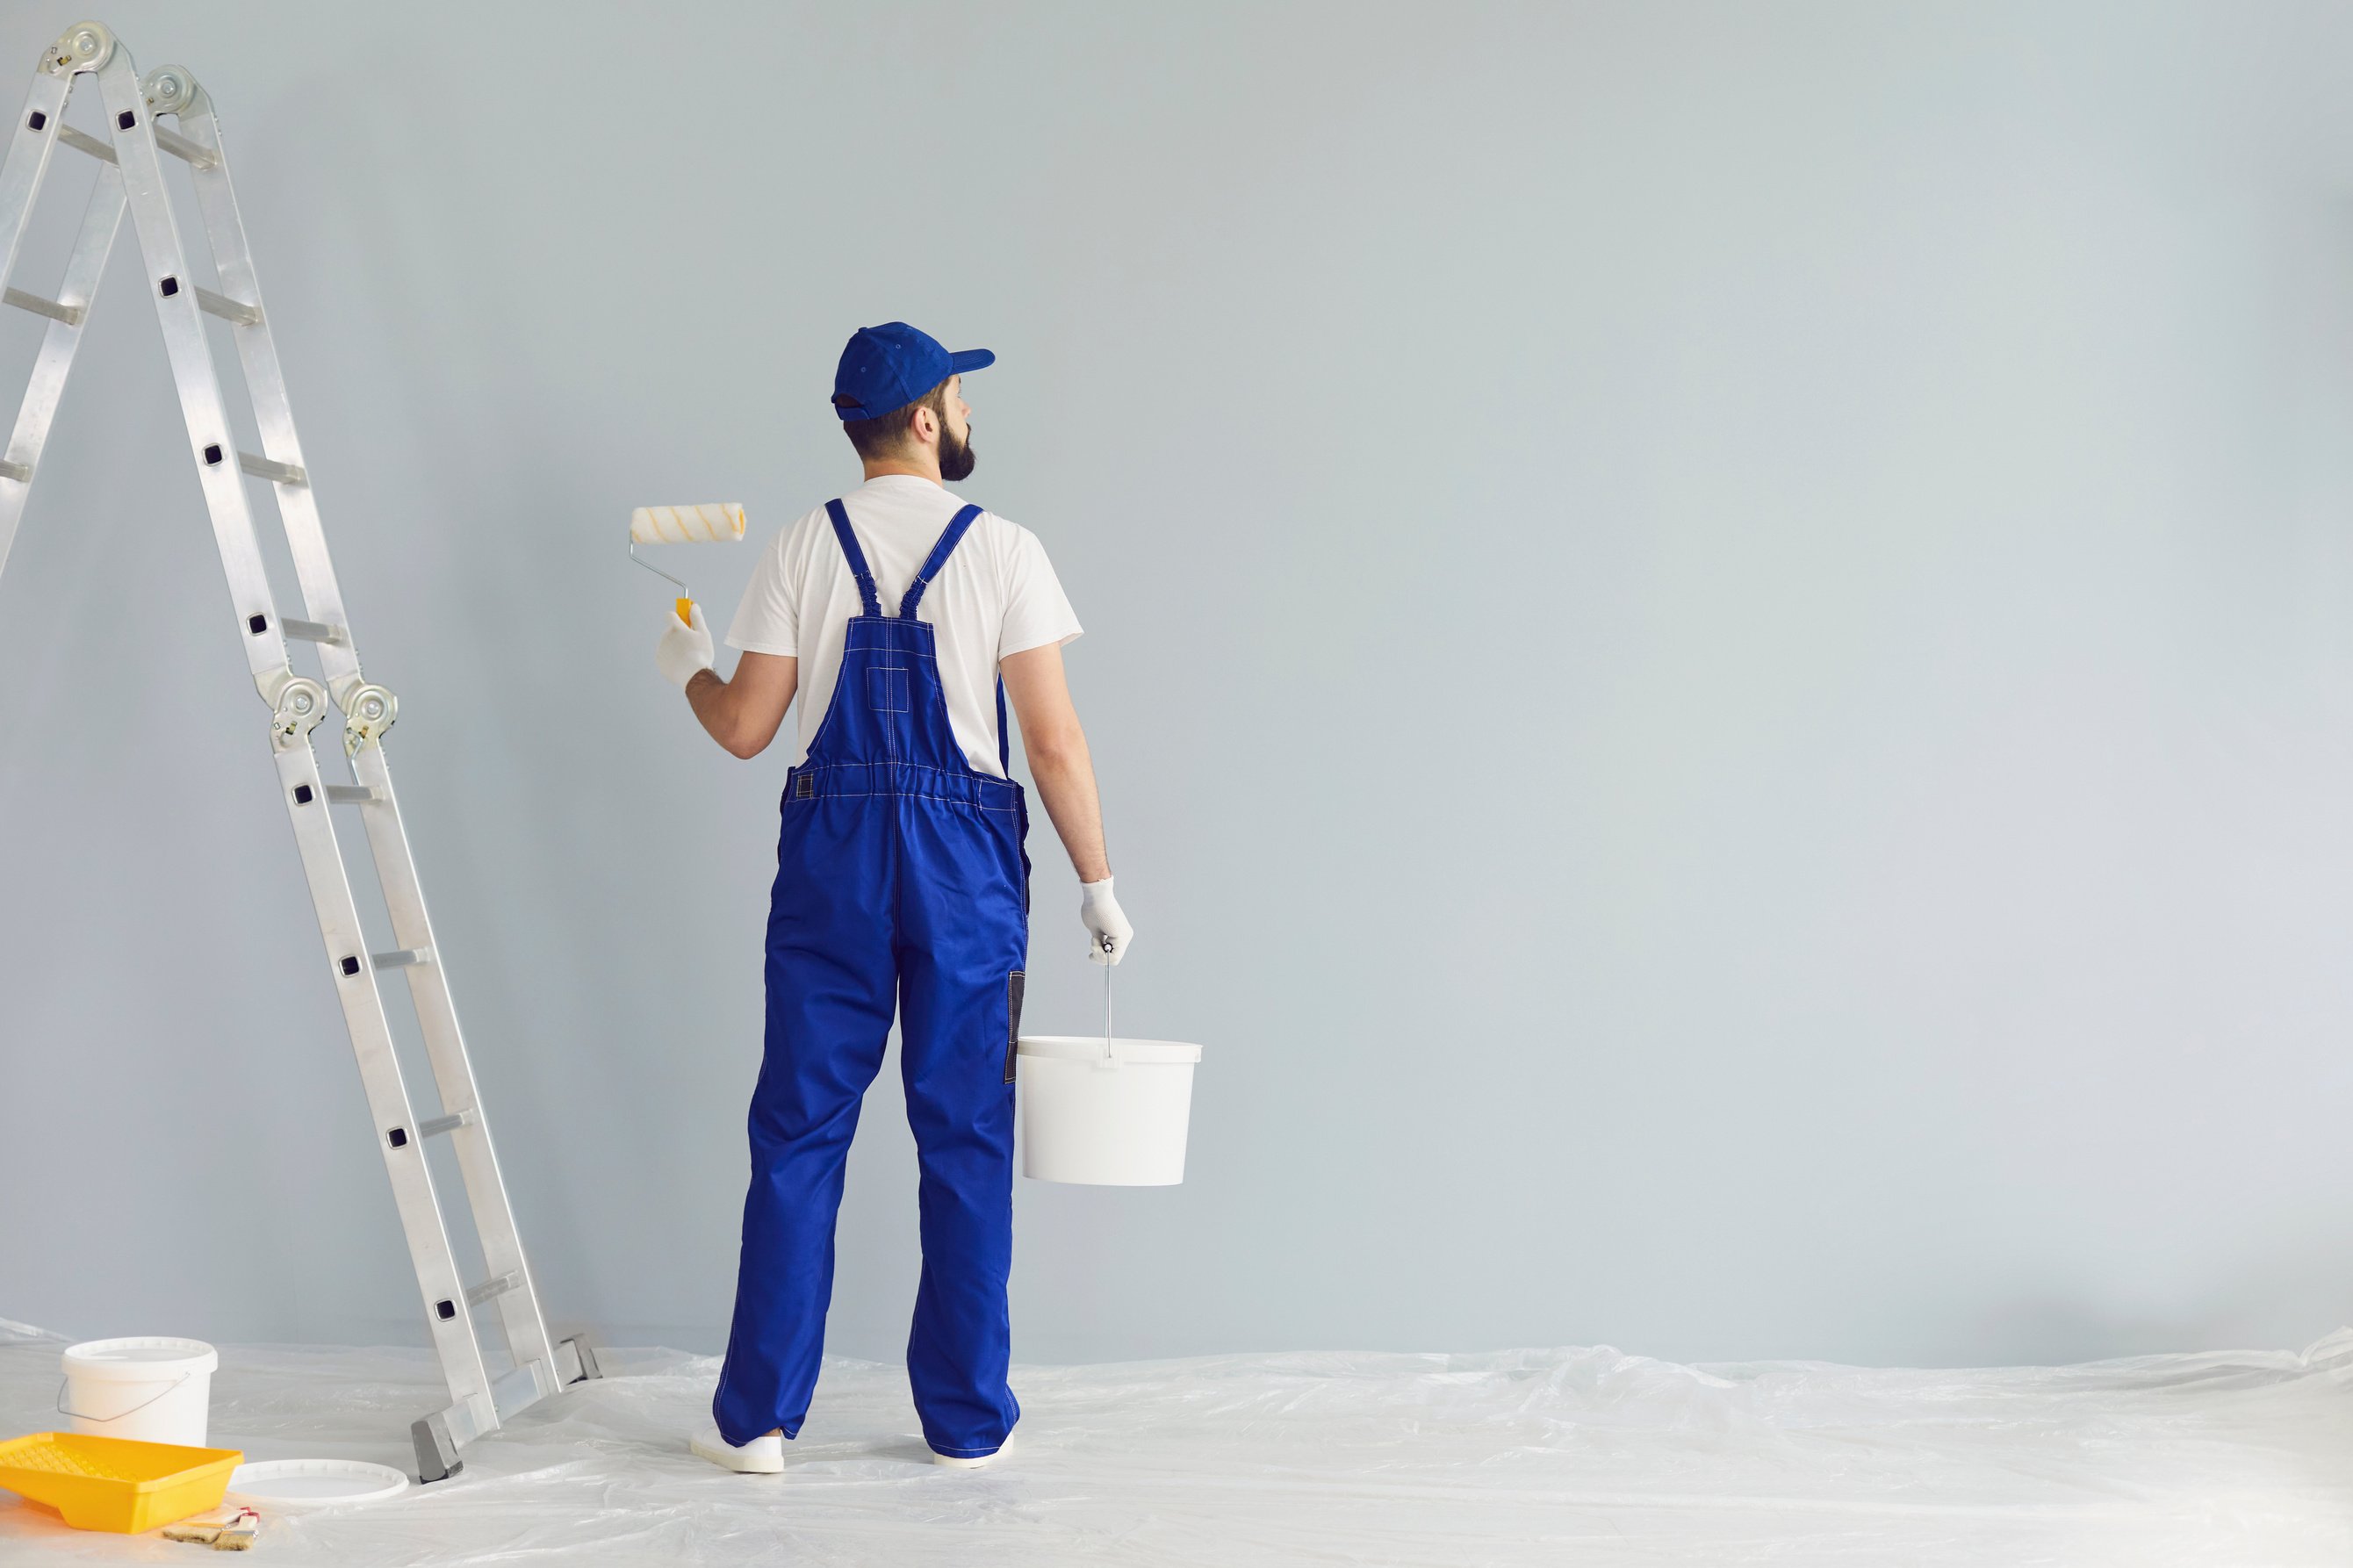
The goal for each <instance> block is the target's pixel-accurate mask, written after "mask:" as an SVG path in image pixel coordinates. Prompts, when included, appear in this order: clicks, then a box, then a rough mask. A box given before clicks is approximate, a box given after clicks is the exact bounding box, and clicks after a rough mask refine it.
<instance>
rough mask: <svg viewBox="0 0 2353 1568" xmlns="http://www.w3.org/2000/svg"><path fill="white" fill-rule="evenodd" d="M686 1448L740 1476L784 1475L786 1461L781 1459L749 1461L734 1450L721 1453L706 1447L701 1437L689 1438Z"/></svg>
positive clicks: (700, 1457) (697, 1456) (699, 1457)
mask: <svg viewBox="0 0 2353 1568" xmlns="http://www.w3.org/2000/svg"><path fill="white" fill-rule="evenodd" d="M686 1447H687V1451H688V1452H689V1453H691V1454H692V1455H693V1456H694V1457H695V1458H698V1459H708V1460H710V1461H711V1462H712V1464H714V1465H716V1466H718V1467H719V1468H721V1469H723V1470H733V1471H734V1472H735V1473H736V1474H737V1475H739V1476H774V1475H781V1474H783V1473H784V1468H785V1461H784V1459H783V1458H781V1457H780V1458H775V1459H747V1458H745V1457H744V1455H743V1454H741V1453H739V1452H737V1451H735V1450H734V1449H732V1448H731V1449H728V1450H727V1451H726V1452H724V1453H721V1452H718V1451H716V1450H714V1449H712V1448H708V1447H704V1446H703V1443H702V1439H701V1438H699V1437H690V1438H688V1439H687V1440H686Z"/></svg>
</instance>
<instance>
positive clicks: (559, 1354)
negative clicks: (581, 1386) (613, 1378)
mask: <svg viewBox="0 0 2353 1568" xmlns="http://www.w3.org/2000/svg"><path fill="white" fill-rule="evenodd" d="M567 1349H569V1350H570V1351H571V1352H572V1354H573V1356H574V1358H575V1360H577V1361H578V1362H579V1363H580V1375H579V1376H577V1377H567V1378H565V1380H564V1382H565V1386H566V1387H567V1388H568V1387H570V1386H571V1385H572V1384H575V1383H586V1382H587V1381H588V1380H589V1379H590V1378H600V1379H601V1378H602V1377H603V1376H604V1375H605V1369H604V1368H602V1367H600V1366H598V1365H597V1364H596V1347H595V1346H594V1345H591V1344H590V1343H589V1342H588V1336H587V1335H586V1334H574V1335H573V1336H572V1337H571V1338H569V1339H565V1340H558V1341H557V1342H555V1364H556V1365H557V1366H558V1367H559V1368H562V1367H564V1352H565V1350H567ZM565 1370H569V1369H565Z"/></svg>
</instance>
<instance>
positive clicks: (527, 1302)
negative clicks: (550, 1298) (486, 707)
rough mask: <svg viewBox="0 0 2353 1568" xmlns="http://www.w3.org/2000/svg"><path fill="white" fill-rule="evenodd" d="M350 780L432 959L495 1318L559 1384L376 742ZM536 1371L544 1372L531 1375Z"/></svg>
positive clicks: (431, 1029) (464, 1168) (441, 1063)
mask: <svg viewBox="0 0 2353 1568" xmlns="http://www.w3.org/2000/svg"><path fill="white" fill-rule="evenodd" d="M352 771H353V776H354V777H355V778H357V779H358V780H359V781H360V783H361V784H364V785H366V786H367V787H369V788H370V789H372V790H374V791H375V792H376V795H377V799H376V801H375V803H372V804H370V805H363V806H361V807H360V819H361V822H362V824H363V825H364V826H365V828H366V830H367V836H368V847H369V848H370V849H371V850H372V851H373V853H374V855H375V866H376V878H377V880H378V881H379V883H381V885H382V887H383V889H384V897H385V906H386V907H387V908H388V909H389V910H391V912H392V927H393V932H394V940H396V942H399V943H400V945H401V946H403V947H405V948H412V949H414V948H422V949H425V950H427V951H428V952H431V953H432V954H433V955H434V959H433V962H432V963H423V964H417V965H413V966H411V967H410V968H409V969H408V971H407V973H408V993H409V997H410V999H411V1001H413V1002H414V1003H415V1005H416V1008H417V1025H418V1027H419V1029H420V1031H421V1032H422V1033H423V1035H424V1037H425V1054H426V1059H427V1061H428V1062H429V1063H431V1065H432V1069H433V1081H434V1084H435V1086H436V1087H437V1088H438V1090H439V1092H440V1096H441V1109H442V1111H443V1112H444V1113H445V1114H457V1113H459V1112H471V1113H472V1114H471V1118H470V1121H468V1122H467V1123H466V1124H465V1125H462V1126H459V1127H457V1128H455V1129H453V1130H452V1131H450V1132H449V1134H448V1137H449V1142H450V1146H451V1152H453V1153H455V1154H456V1155H457V1157H458V1168H459V1172H460V1173H462V1174H463V1176H464V1177H465V1183H464V1185H465V1189H466V1201H467V1204H468V1206H469V1207H470V1209H471V1210H472V1213H473V1216H474V1233H475V1235H476V1237H477V1238H478V1239H479V1240H480V1243H481V1248H482V1259H483V1262H484V1264H485V1266H486V1267H487V1268H488V1269H489V1271H490V1277H491V1279H498V1278H499V1277H500V1276H501V1275H505V1274H510V1273H512V1275H513V1276H514V1277H515V1279H516V1280H517V1285H516V1288H515V1289H511V1290H507V1291H503V1292H501V1294H500V1295H499V1296H498V1297H497V1298H496V1303H497V1308H498V1313H499V1321H500V1323H501V1326H502V1327H504V1329H505V1330H506V1339H507V1348H508V1351H509V1352H511V1353H512V1355H513V1357H514V1360H515V1363H516V1364H517V1365H518V1366H532V1365H534V1364H536V1365H538V1366H541V1367H543V1369H544V1373H543V1376H544V1382H543V1392H544V1393H550V1394H552V1393H554V1391H555V1389H556V1388H557V1387H559V1386H561V1384H562V1381H563V1380H562V1378H561V1376H560V1374H559V1373H558V1370H557V1365H556V1360H555V1349H554V1342H552V1341H551V1340H550V1339H549V1338H548V1332H547V1321H546V1319H545V1317H544V1316H543V1313H542V1312H541V1310H540V1304H539V1290H538V1287H537V1285H536V1283H535V1282H534V1281H533V1278H532V1273H531V1266H530V1263H529V1261H528V1260H527V1259H526V1258H525V1256H524V1253H523V1246H522V1232H521V1231H520V1230H519V1229H518V1228H517V1227H516V1225H515V1217H514V1208H513V1205H512V1202H511V1201H510V1199H509V1198H508V1196H507V1187H506V1182H505V1179H504V1177H503V1176H502V1175H501V1173H500V1170H499V1159H498V1153H497V1151H496V1149H495V1147H494V1146H493V1144H492V1143H491V1126H490V1121H489V1119H488V1117H487V1116H486V1115H485V1114H484V1113H483V1110H482V1105H481V1097H480V1093H479V1091H478V1090H477V1089H476V1087H475V1083H474V1068H473V1062H472V1059H471V1058H470V1057H469V1056H468V1055H467V1052H466V1041H465V1037H464V1035H463V1034H462V1033H461V1031H460V1030H459V1025H458V1010H457V1006H456V1004H455V1003H454V1002H453V1001H452V999H451V997H450V994H449V976H448V968H447V966H446V965H445V964H444V963H442V961H441V949H440V947H439V945H438V943H437V942H435V940H434V936H433V922H432V920H431V918H430V917H429V916H428V915H427V913H426V909H425V893H424V889H422V887H421V886H420V885H419V883H418V881H417V863H416V860H415V859H414V858H413V857H412V856H411V855H410V853H409V848H408V835H407V831H406V828H405V827H404V826H402V822H401V816H400V802H399V797H398V796H397V795H396V794H395V793H394V791H393V787H392V770H391V765H390V763H388V762H387V761H386V759H385V753H384V746H383V744H382V742H372V743H370V744H367V745H364V746H362V747H360V749H359V750H358V752H355V753H354V754H353V758H352ZM534 1375H535V1376H539V1375H542V1374H540V1373H534Z"/></svg>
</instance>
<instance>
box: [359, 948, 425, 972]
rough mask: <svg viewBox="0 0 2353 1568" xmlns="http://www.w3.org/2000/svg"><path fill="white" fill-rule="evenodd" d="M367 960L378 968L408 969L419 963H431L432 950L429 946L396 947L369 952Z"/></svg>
mask: <svg viewBox="0 0 2353 1568" xmlns="http://www.w3.org/2000/svg"><path fill="white" fill-rule="evenodd" d="M368 962H369V963H373V964H375V966H376V967H377V968H378V969H410V968H414V967H415V966H416V965H417V964H420V963H432V962H433V950H432V949H431V948H429V947H403V948H396V949H395V950H394V951H392V952H371V953H369V954H368Z"/></svg>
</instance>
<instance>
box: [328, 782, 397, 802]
mask: <svg viewBox="0 0 2353 1568" xmlns="http://www.w3.org/2000/svg"><path fill="white" fill-rule="evenodd" d="M383 799H384V794H383V792H382V791H380V790H373V789H370V788H369V787H368V786H367V785H365V784H329V785H328V786H327V804H328V805H376V804H377V803H378V802H380V801H382V800H383Z"/></svg>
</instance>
